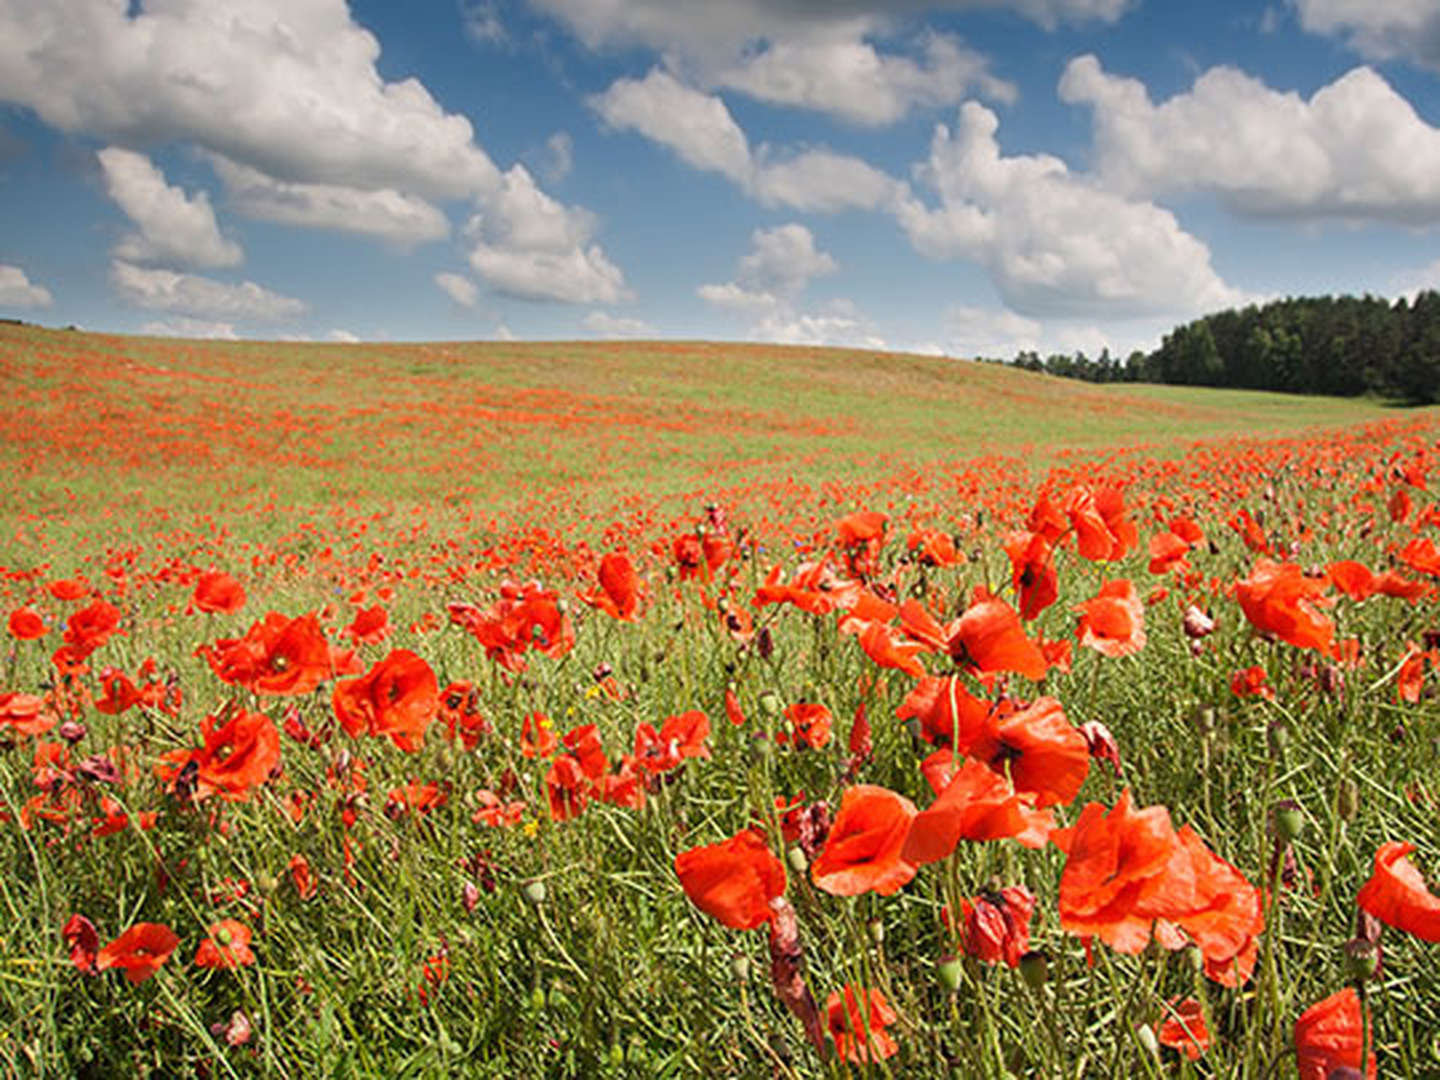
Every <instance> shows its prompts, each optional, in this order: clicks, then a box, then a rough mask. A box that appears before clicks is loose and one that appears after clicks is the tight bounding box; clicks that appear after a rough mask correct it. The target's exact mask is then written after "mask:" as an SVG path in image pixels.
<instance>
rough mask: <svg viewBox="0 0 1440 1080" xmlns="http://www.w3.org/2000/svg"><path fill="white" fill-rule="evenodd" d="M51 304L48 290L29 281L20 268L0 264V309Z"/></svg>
mask: <svg viewBox="0 0 1440 1080" xmlns="http://www.w3.org/2000/svg"><path fill="white" fill-rule="evenodd" d="M53 302H54V297H52V296H51V295H50V290H49V289H47V288H45V287H44V286H43V285H37V284H35V283H34V282H33V281H31V280H30V279H29V278H28V277H26V276H25V271H24V270H21V269H20V267H18V266H6V265H4V264H3V263H0V307H8V308H31V307H49V306H50V305H51V304H52V303H53Z"/></svg>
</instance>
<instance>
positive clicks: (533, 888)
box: [523, 880, 545, 907]
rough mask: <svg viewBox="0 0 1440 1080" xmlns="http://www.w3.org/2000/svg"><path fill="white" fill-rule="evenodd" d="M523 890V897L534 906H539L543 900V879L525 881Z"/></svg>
mask: <svg viewBox="0 0 1440 1080" xmlns="http://www.w3.org/2000/svg"><path fill="white" fill-rule="evenodd" d="M523 892H524V893H525V899H526V900H529V901H530V903H532V904H534V905H535V906H536V907H539V906H540V905H541V904H543V903H544V902H545V882H543V881H539V880H536V881H527V882H526V883H525V887H524V889H523Z"/></svg>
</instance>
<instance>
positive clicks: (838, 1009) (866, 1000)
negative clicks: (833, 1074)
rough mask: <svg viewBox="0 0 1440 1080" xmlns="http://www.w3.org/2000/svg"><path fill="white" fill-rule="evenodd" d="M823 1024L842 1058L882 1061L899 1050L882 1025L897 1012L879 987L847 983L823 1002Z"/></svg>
mask: <svg viewBox="0 0 1440 1080" xmlns="http://www.w3.org/2000/svg"><path fill="white" fill-rule="evenodd" d="M825 1018H826V1026H827V1028H828V1029H829V1031H830V1037H831V1038H832V1039H834V1040H835V1052H836V1053H837V1054H839V1055H840V1058H841V1060H843V1061H849V1062H853V1063H855V1064H857V1065H866V1064H869V1063H870V1062H873V1061H884V1060H885V1059H886V1058H888V1057H894V1056H895V1055H896V1054H898V1053H899V1052H900V1047H899V1046H898V1045H897V1044H896V1042H895V1039H894V1037H893V1036H892V1035H891V1034H890V1033H889V1032H888V1031H886V1030H885V1029H886V1028H887V1027H889V1026H890V1025H891V1024H893V1023H895V1022H896V1021H897V1020H898V1019H899V1016H897V1015H896V1013H895V1010H894V1009H892V1008H891V1007H890V1003H889V1002H887V1001H886V1000H885V995H884V994H882V993H881V992H880V991H879V990H867V989H865V988H864V987H856V986H855V984H854V983H847V984H846V986H845V989H844V991H843V992H842V991H839V990H836V991H834V992H833V993H831V995H830V997H829V998H828V999H826V1002H825Z"/></svg>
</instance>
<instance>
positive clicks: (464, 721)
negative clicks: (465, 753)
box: [436, 682, 491, 750]
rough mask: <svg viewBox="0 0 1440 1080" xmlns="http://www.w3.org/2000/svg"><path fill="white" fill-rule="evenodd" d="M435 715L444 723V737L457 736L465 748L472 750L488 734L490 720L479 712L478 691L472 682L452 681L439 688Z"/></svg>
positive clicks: (450, 738)
mask: <svg viewBox="0 0 1440 1080" xmlns="http://www.w3.org/2000/svg"><path fill="white" fill-rule="evenodd" d="M436 716H437V717H438V718H439V720H440V721H441V723H443V724H444V725H445V736H446V738H448V739H449V740H450V741H451V742H454V741H455V740H456V739H457V738H458V739H459V740H460V742H461V743H462V744H463V745H464V747H465V749H466V750H474V749H475V747H477V746H479V745H480V740H481V739H482V738H483V737H484V736H486V735H488V734H490V730H491V728H490V721H489V720H487V719H485V717H484V716H483V715H481V713H480V692H479V691H478V690H476V689H475V686H474V684H472V683H469V682H452V683H451V684H450V685H449V686H447V687H445V689H443V690H441V691H440V707H439V710H438V711H437V713H436Z"/></svg>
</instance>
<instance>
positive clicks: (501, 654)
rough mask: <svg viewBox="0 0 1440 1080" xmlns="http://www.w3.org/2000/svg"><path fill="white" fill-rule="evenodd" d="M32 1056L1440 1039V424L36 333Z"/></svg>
mask: <svg viewBox="0 0 1440 1080" xmlns="http://www.w3.org/2000/svg"><path fill="white" fill-rule="evenodd" d="M0 375H3V377H4V385H5V386H6V387H7V390H8V392H9V396H10V401H9V403H8V408H6V409H5V410H0V501H3V506H4V508H5V515H4V518H3V519H0V525H3V529H4V531H3V534H0V535H3V537H4V540H3V543H0V618H4V619H5V620H6V621H5V623H4V626H3V628H0V633H4V634H5V656H4V682H3V683H0V859H3V869H0V1015H3V1016H4V1017H5V1018H6V1019H5V1023H4V1024H3V1026H0V1062H4V1065H5V1069H6V1072H7V1074H17V1075H46V1076H50V1075H53V1076H97V1077H109V1076H118V1075H159V1076H181V1075H195V1076H206V1077H214V1076H250V1075H267V1076H285V1077H291V1076H303V1075H316V1076H320V1075H324V1076H431V1075H447V1076H448V1075H475V1076H496V1077H516V1076H577V1077H595V1076H617V1077H619V1076H646V1077H649V1076H693V1075H697V1074H702V1073H709V1074H711V1075H716V1076H732V1075H733V1076H780V1077H812V1076H814V1077H822V1076H824V1077H829V1076H837V1077H838V1076H847V1075H877V1076H931V1075H935V1076H939V1075H975V1076H996V1077H999V1076H1010V1075H1013V1076H1049V1077H1090V1076H1121V1075H1131V1076H1181V1077H1210V1076H1215V1077H1221V1076H1224V1077H1229V1076H1247V1077H1254V1078H1262V1077H1265V1078H1268V1077H1295V1076H1299V1077H1302V1078H1304V1080H1322V1078H1330V1077H1337V1078H1338V1077H1349V1076H1361V1075H1377V1074H1379V1075H1396V1076H1411V1075H1433V1074H1440V1034H1437V1033H1440V969H1437V966H1436V964H1435V962H1434V961H1435V950H1436V949H1437V948H1440V896H1437V895H1435V894H1434V893H1432V892H1431V891H1430V890H1429V889H1428V888H1427V886H1426V883H1425V877H1424V876H1423V875H1424V874H1425V872H1426V871H1431V870H1433V869H1434V868H1435V867H1436V866H1440V803H1437V798H1440V790H1437V787H1436V776H1437V775H1440V774H1437V756H1440V732H1437V730H1436V723H1435V721H1436V716H1437V709H1436V697H1435V694H1434V670H1433V669H1434V668H1435V666H1436V665H1437V664H1440V625H1437V621H1436V619H1435V617H1434V614H1435V610H1436V608H1435V604H1436V599H1435V582H1436V579H1437V577H1440V550H1437V548H1436V544H1435V540H1434V537H1435V532H1436V530H1437V526H1440V508H1437V506H1436V503H1435V500H1434V498H1433V496H1432V493H1431V492H1430V491H1429V488H1428V481H1429V479H1430V478H1431V473H1432V472H1434V471H1435V469H1436V466H1437V464H1440V459H1437V435H1440V425H1437V421H1440V413H1436V412H1435V411H1434V410H1432V409H1418V410H1415V409H1405V410H1401V409H1394V408H1389V407H1387V406H1386V405H1385V404H1384V403H1381V402H1376V401H1372V400H1340V399H1322V398H1301V397H1293V396H1284V395H1274V394H1263V393H1252V392H1241V391H1206V390H1199V389H1190V388H1177V387H1159V386H1135V385H1123V386H1095V385H1088V384H1080V383H1075V382H1067V381H1062V380H1058V379H1052V378H1048V377H1045V376H1040V375H1033V374H1029V373H1025V372H1020V371H1014V370H1009V369H1005V368H1001V367H996V366H990V365H978V364H972V363H967V362H964V361H957V360H949V359H943V358H928V357H917V356H904V355H894V354H874V353H863V352H855V351H842V350H825V349H805V348H782V347H776V346H761V345H729V344H724V345H722V344H711V343H699V342H697V343H688V342H666V343H543V344H542V343H535V344H510V343H486V344H461V343H435V344H405V345H399V344H397V345H387V344H371V345H309V344H287V343H266V342H244V343H211V342H185V341H171V340H163V339H144V338H131V337H117V336H105V335H92V334H85V333H80V332H75V331H51V330H43V329H39V328H35V327H25V326H13V325H0Z"/></svg>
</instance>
